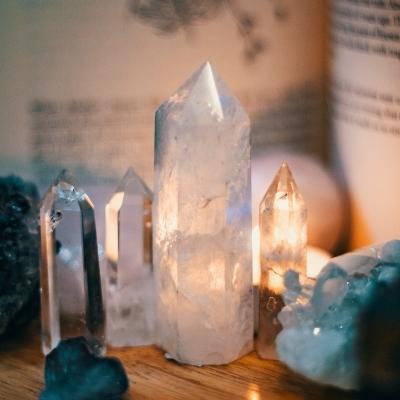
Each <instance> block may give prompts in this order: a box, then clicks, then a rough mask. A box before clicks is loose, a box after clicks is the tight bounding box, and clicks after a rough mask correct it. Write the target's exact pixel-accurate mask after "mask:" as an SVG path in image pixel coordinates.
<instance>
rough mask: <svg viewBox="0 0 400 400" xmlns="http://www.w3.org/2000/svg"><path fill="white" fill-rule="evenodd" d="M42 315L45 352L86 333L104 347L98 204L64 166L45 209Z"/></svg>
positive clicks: (44, 202)
mask: <svg viewBox="0 0 400 400" xmlns="http://www.w3.org/2000/svg"><path fill="white" fill-rule="evenodd" d="M40 241H41V251H40V256H41V263H40V268H41V271H40V284H41V289H40V291H41V320H42V348H43V352H44V354H47V353H49V352H50V351H51V350H52V349H54V348H55V347H56V346H57V344H58V343H59V341H60V340H62V339H65V338H69V337H75V336H84V337H86V339H87V341H88V343H89V344H90V346H91V347H92V351H93V352H94V353H95V354H101V353H103V352H104V311H103V301H102V292H101V281H100V271H99V258H98V250H97V238H96V225H95V216H94V208H93V204H92V202H91V200H90V198H89V197H88V195H87V194H86V193H85V192H84V191H83V190H82V189H80V188H79V187H78V186H77V185H76V183H75V182H74V179H73V178H72V177H71V176H70V175H69V173H68V172H67V171H65V170H64V171H62V173H61V174H60V175H59V176H58V178H57V179H56V181H55V182H54V184H53V185H52V186H50V188H49V190H48V191H47V193H46V195H45V196H44V198H43V200H42V204H41V208H40Z"/></svg>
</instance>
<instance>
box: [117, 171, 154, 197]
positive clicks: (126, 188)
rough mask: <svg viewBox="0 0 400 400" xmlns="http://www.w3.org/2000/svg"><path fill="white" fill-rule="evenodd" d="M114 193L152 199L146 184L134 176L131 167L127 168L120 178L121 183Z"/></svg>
mask: <svg viewBox="0 0 400 400" xmlns="http://www.w3.org/2000/svg"><path fill="white" fill-rule="evenodd" d="M115 192H116V193H119V192H124V193H129V194H136V195H146V196H149V197H150V198H152V197H153V194H152V192H151V190H150V189H149V188H148V186H147V185H146V183H145V182H144V181H143V180H142V178H141V177H140V176H139V175H137V174H136V172H135V170H134V169H133V168H132V167H129V168H128V169H127V171H126V173H125V175H124V177H123V178H122V180H121V182H120V183H119V184H118V187H117V190H116V191H115Z"/></svg>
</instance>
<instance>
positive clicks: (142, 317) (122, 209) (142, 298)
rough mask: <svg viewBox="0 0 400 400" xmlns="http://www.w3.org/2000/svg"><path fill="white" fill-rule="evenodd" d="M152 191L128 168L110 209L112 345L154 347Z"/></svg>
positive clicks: (109, 325) (109, 315) (109, 328)
mask: <svg viewBox="0 0 400 400" xmlns="http://www.w3.org/2000/svg"><path fill="white" fill-rule="evenodd" d="M151 203H152V193H151V192H150V190H149V189H148V187H147V186H146V184H145V183H144V182H143V181H142V179H141V178H140V177H139V176H138V175H137V174H136V173H135V172H134V170H133V169H132V168H129V169H128V171H127V172H126V174H125V176H124V177H123V179H122V181H121V182H120V184H119V185H118V188H117V190H116V191H115V193H114V194H113V196H112V197H111V199H110V201H109V203H108V204H107V206H106V256H107V264H108V278H107V319H106V321H107V323H106V337H107V342H108V343H109V344H111V345H112V346H139V345H148V344H151V343H153V325H154V314H155V289H154V277H153V270H152V245H151V244H152V241H151V234H152V233H151V232H152V229H151Z"/></svg>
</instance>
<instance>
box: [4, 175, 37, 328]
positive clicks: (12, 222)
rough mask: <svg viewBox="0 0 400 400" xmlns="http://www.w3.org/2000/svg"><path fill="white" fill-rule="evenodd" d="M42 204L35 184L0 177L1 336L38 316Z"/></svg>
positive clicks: (11, 177) (17, 178)
mask: <svg viewBox="0 0 400 400" xmlns="http://www.w3.org/2000/svg"><path fill="white" fill-rule="evenodd" d="M38 203H39V193H38V191H37V188H36V186H35V185H34V184H33V183H31V182H26V181H24V180H22V179H21V178H19V177H17V176H12V175H11V176H7V177H0V336H1V335H5V334H11V333H13V332H14V331H15V330H16V329H17V328H19V327H20V326H21V325H22V324H24V323H26V322H27V321H29V320H30V319H31V318H32V317H33V316H35V315H37V314H38V309H39V307H38V305H39V268H38V267H39V236H38V226H37V212H38Z"/></svg>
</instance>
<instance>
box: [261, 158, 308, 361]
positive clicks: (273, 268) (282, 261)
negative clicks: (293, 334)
mask: <svg viewBox="0 0 400 400" xmlns="http://www.w3.org/2000/svg"><path fill="white" fill-rule="evenodd" d="M306 251H307V210H306V207H305V204H304V201H303V198H302V196H301V194H300V192H299V190H298V188H297V185H296V183H295V181H294V179H293V176H292V173H291V172H290V169H289V167H288V165H287V164H286V163H283V164H282V166H281V167H280V169H279V171H278V173H277V175H276V176H275V178H274V181H273V182H272V184H271V186H270V187H269V188H268V190H267V192H266V194H265V196H264V198H263V200H262V201H261V204H260V252H261V254H260V264H261V276H260V295H259V300H260V303H259V328H258V341H257V351H258V353H259V355H260V356H261V357H264V358H276V352H275V338H276V336H277V334H278V333H279V331H280V330H281V324H280V323H279V321H278V319H277V315H278V313H279V312H280V310H281V309H282V307H283V305H284V302H283V292H284V288H285V285H286V286H290V287H291V292H290V293H286V295H291V296H293V297H296V296H297V295H298V290H299V288H300V287H301V286H300V282H303V281H304V279H305V276H306Z"/></svg>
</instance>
